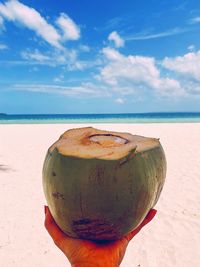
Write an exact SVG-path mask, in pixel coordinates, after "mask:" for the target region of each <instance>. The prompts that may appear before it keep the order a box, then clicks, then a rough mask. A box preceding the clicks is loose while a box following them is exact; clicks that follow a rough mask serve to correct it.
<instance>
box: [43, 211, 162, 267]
mask: <svg viewBox="0 0 200 267" xmlns="http://www.w3.org/2000/svg"><path fill="white" fill-rule="evenodd" d="M156 212H157V211H156V210H155V209H151V210H150V211H149V213H148V214H147V216H146V218H145V219H144V221H143V222H142V223H141V224H140V225H139V226H138V227H137V228H136V229H134V230H133V231H131V232H130V233H128V234H127V235H125V236H124V237H123V238H122V239H120V240H117V241H113V242H109V243H103V244H102V243H95V242H92V241H88V240H81V239H76V238H72V237H69V236H67V235H66V234H65V233H63V232H62V231H61V230H60V228H59V227H58V226H57V225H56V223H55V221H54V219H53V217H52V215H51V213H50V211H49V208H48V207H47V206H45V215H46V216H45V227H46V229H47V231H48V232H49V234H50V236H51V237H52V239H53V241H54V243H55V244H56V246H57V247H58V248H59V249H61V250H62V252H63V253H64V254H65V255H66V257H67V258H68V260H69V261H70V263H71V265H72V266H74V267H77V266H81V267H83V266H87V267H89V266H93V267H95V266H96V267H97V266H98V267H101V266H103V267H107V266H109V267H111V266H112V267H114V266H115V267H116V266H119V265H120V263H121V261H122V259H123V257H124V254H125V251H126V248H127V246H128V243H129V241H130V240H131V239H132V238H133V237H134V236H135V235H136V234H137V233H138V232H139V231H140V230H141V229H142V227H143V226H144V225H146V224H147V223H149V222H150V221H151V220H152V219H153V217H154V216H155V214H156Z"/></svg>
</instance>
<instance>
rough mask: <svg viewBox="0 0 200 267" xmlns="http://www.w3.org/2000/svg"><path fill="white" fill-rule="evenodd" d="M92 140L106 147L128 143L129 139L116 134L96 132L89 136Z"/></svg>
mask: <svg viewBox="0 0 200 267" xmlns="http://www.w3.org/2000/svg"><path fill="white" fill-rule="evenodd" d="M89 139H90V141H92V142H95V143H98V144H100V145H102V146H104V147H109V146H119V145H124V144H127V143H128V142H129V141H128V140H127V139H125V138H123V137H121V136H118V135H114V134H95V135H91V136H90V137H89Z"/></svg>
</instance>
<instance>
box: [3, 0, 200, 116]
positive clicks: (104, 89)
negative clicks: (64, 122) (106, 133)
mask: <svg viewBox="0 0 200 267" xmlns="http://www.w3.org/2000/svg"><path fill="white" fill-rule="evenodd" d="M156 111H158V112H159V111H200V2H199V1H196V0H188V1H178V0H173V1H172V0H166V1H165V0H163V1H159V0H149V1H132V0H125V1H113V0H110V1H105V0H101V1H99V0H97V1H89V0H73V1H72V0H68V1H59V0H58V1H54V0H52V1H48V4H47V1H30V0H23V1H17V0H8V1H0V112H6V113H10V114H14V113H16V114H20V113H125V112H156Z"/></svg>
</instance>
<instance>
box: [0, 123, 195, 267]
mask: <svg viewBox="0 0 200 267" xmlns="http://www.w3.org/2000/svg"><path fill="white" fill-rule="evenodd" d="M89 125H90V126H91V124H87V126H89ZM92 125H93V126H95V127H97V128H100V129H107V130H114V131H127V132H131V133H133V134H140V135H144V136H149V137H159V138H160V141H161V143H162V145H163V148H164V150H165V153H166V157H167V162H168V171H167V179H166V183H165V186H164V189H163V192H162V195H161V197H160V199H159V202H158V203H157V205H156V209H157V210H158V213H157V215H156V217H155V219H154V220H153V221H152V222H151V223H150V224H149V225H147V226H146V227H145V228H144V229H143V230H142V231H141V232H140V233H139V234H138V235H137V236H135V237H134V239H133V240H132V241H131V242H130V244H129V246H128V249H127V252H126V255H125V257H124V260H123V262H122V264H121V266H122V267H125V266H134V267H139V266H140V267H158V266H159V267H172V266H175V267H188V266H192V267H198V266H200V124H199V123H196V124H195V123H194V124H175V123H174V124H104V125H103V124H96V125H95V124H92ZM79 126H84V125H83V124H82V125H76V124H71V125H70V124H65V125H64V124H63V125H58V124H57V125H56V124H54V125H0V266H1V267H27V266H28V267H66V266H70V264H69V262H68V260H67V259H66V258H65V256H64V255H63V254H62V252H60V250H58V249H57V247H55V245H54V243H53V242H52V240H51V238H50V236H49V235H48V234H47V232H46V230H45V228H44V226H43V224H44V211H43V206H44V204H45V203H46V202H45V198H44V195H43V190H42V177H41V170H42V165H43V160H44V157H45V154H46V151H47V148H48V147H49V146H50V145H51V144H52V143H53V142H54V141H55V140H56V139H57V138H58V137H59V136H60V134H61V133H62V132H64V131H65V130H67V129H69V128H73V127H79ZM85 126H86V125H85Z"/></svg>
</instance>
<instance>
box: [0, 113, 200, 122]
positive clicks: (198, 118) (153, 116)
mask: <svg viewBox="0 0 200 267" xmlns="http://www.w3.org/2000/svg"><path fill="white" fill-rule="evenodd" d="M166 122H170V123H179V122H200V112H173V113H166V112H165V113H126V114H22V115H13V114H10V115H8V114H1V113H0V124H50V123H53V124H54V123H55V124H56V123H57V124H60V123H61V124H62V123H166Z"/></svg>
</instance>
